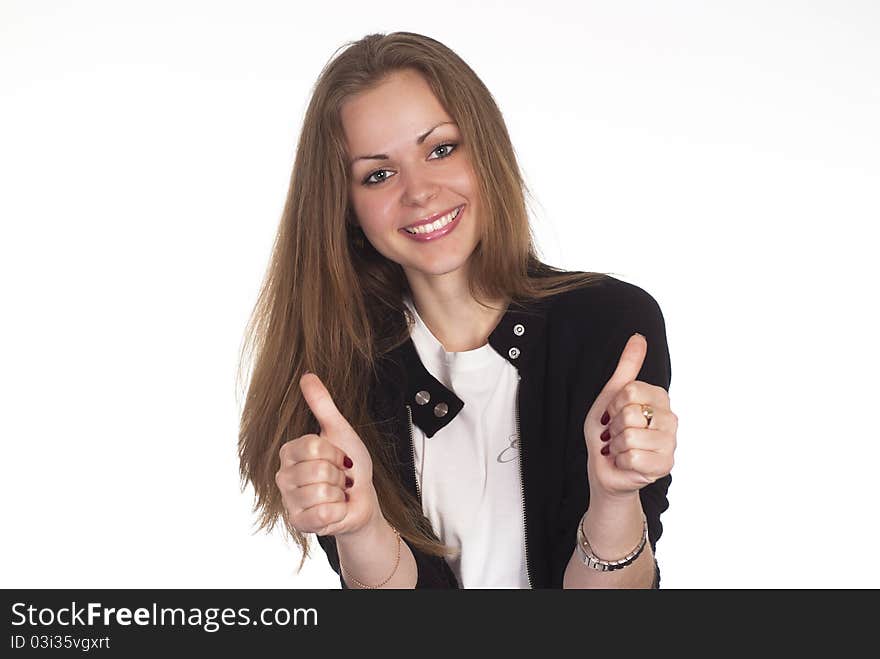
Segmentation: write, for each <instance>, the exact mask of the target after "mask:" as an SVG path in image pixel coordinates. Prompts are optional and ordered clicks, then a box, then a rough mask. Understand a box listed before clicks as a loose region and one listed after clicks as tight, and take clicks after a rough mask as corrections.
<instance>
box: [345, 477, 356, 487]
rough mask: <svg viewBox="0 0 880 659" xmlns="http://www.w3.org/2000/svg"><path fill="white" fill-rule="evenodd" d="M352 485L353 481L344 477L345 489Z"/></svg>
mask: <svg viewBox="0 0 880 659" xmlns="http://www.w3.org/2000/svg"><path fill="white" fill-rule="evenodd" d="M352 485H354V481H353V480H351V479H350V478H349V477H348V476H346V477H345V487H351V486H352Z"/></svg>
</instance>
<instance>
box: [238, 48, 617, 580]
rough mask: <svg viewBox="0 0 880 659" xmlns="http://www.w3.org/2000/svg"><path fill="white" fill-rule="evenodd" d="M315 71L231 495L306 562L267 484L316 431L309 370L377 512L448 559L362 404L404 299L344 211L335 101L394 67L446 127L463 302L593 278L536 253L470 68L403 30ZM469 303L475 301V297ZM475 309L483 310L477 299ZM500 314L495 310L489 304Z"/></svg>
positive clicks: (253, 328)
mask: <svg viewBox="0 0 880 659" xmlns="http://www.w3.org/2000/svg"><path fill="white" fill-rule="evenodd" d="M345 45H346V46H348V47H347V48H345V49H344V50H343V51H342V52H341V53H338V51H337V53H338V56H337V55H336V54H334V56H333V57H331V59H330V61H329V62H328V63H327V65H326V66H325V67H324V69H323V70H322V72H321V74H320V76H319V78H318V81H317V83H316V84H315V86H314V89H313V93H312V98H311V101H310V102H309V105H308V108H307V110H306V114H305V118H304V120H303V126H302V132H301V134H300V139H299V144H298V147H297V151H296V159H295V162H294V165H293V172H292V175H291V179H290V187H289V191H288V195H287V201H286V203H285V205H284V210H283V214H282V216H281V221H280V226H279V228H278V233H277V235H276V238H275V243H274V247H273V250H272V256H271V260H270V263H269V266H268V269H267V271H266V274H265V278H264V281H263V285H262V288H261V291H260V294H259V297H258V299H257V302H256V305H255V307H254V309H253V313H252V316H251V318H250V321H249V323H248V326H247V329H246V335H245V341H244V344H243V346H242V353H241V361H240V363H239V371H238V378H239V381H240V380H241V377H242V369H243V367H244V366H245V364H246V363H248V364H249V365H250V366H251V367H252V368H251V371H250V375H249V378H250V380H249V385H248V388H247V396H246V400H245V405H244V409H243V411H242V415H241V425H240V430H239V459H240V476H241V487H242V491H243V490H244V488H245V487H246V485H247V482H248V481H249V482H250V483H251V484H252V485H253V487H254V491H255V495H256V502H255V505H254V512H258V513H259V528H258V529H257V531H259V530H261V529H264V528H265V529H267V531H269V532H271V531H272V529H273V528H274V526H275V524H276V523H277V521H278V520H279V519H281V520H282V521H283V523H284V525H285V526H286V528H287V530H288V532H289V533H290V534H291V536H292V537H293V538H294V539H295V540H296V542H297V544H298V545H299V546H300V548H301V550H302V559H301V561H300V564H299V568H298V570H301V569H302V566H303V564H304V563H305V560H306V558H307V557H308V555H309V542H308V536H306V535H304V534H302V533H300V532H299V531H297V530H296V529H294V528H293V527H292V526H291V525H290V522H289V520H288V519H287V516H286V515H285V514H284V510H283V506H282V501H281V493H280V491H279V489H278V487H277V486H276V484H275V473H276V472H277V471H278V469H279V468H280V461H279V455H278V452H279V449H280V448H281V445H282V444H284V443H285V442H287V441H288V440H291V439H295V438H297V437H299V436H301V435H304V434H307V433H317V432H319V430H320V428H319V426H318V424H317V421H316V420H315V419H314V416H313V415H312V413H311V410H310V409H309V407H308V406H307V405H306V403H305V401H304V400H303V398H302V394H301V392H300V389H299V384H298V383H299V379H300V377H301V376H302V375H303V373H304V372H305V371H306V370H309V371H312V372H314V373H316V374H317V375H318V376H319V377H320V378H321V380H322V381H323V382H324V384H325V385H326V387H327V390H328V391H329V392H330V394H331V396H333V400H334V402H335V403H336V405H337V407H338V408H339V410H340V412H341V413H342V414H343V416H344V417H345V418H346V419H347V420H348V421H349V423H350V424H351V425H352V427H353V428H354V429H355V430H356V431H357V432H358V434H359V435H360V437H361V439H362V440H363V442H364V444H365V445H366V447H367V448H368V449H369V451H370V454H371V456H372V459H373V484H374V486H375V488H376V492H377V495H378V497H379V501H380V503H381V506H382V512H383V514H384V516H385V518H386V519H387V520H388V521H389V523H390V524H391V525H392V526H394V527H395V528H396V529H398V530H399V531H400V534H401V535H402V536H403V537H404V538H405V539H406V540H407V541H409V542H410V543H411V545H412V546H414V547H416V548H418V549H421V550H422V551H424V552H427V553H429V554H432V555H435V556H443V555H449V554H451V553H452V552H451V550H450V548H448V547H445V546H444V545H443V544H442V543H440V542H438V540H437V539H436V536H435V535H434V533H433V530H432V529H431V526H430V522H428V520H427V519H426V518H425V517H424V515H423V514H422V509H421V505H420V503H419V501H418V499H416V498H415V497H414V496H412V495H411V494H410V493H408V492H407V491H406V490H405V489H404V487H403V485H402V483H401V482H400V481H399V479H398V477H397V476H396V473H395V470H394V468H393V466H392V465H393V464H394V463H393V459H392V455H393V452H392V447H391V446H390V445H389V438H388V437H385V436H383V435H382V434H381V433H380V432H379V431H378V430H377V428H376V425H377V420H376V419H372V418H371V412H370V409H369V407H370V406H369V405H368V404H367V396H366V395H365V393H364V392H366V391H368V388H369V386H370V382H371V379H372V378H373V377H375V374H376V372H377V371H376V365H377V360H378V359H379V358H381V357H382V356H383V355H385V354H386V353H387V352H389V351H390V350H392V349H393V348H395V347H397V346H399V345H401V344H402V343H403V342H405V341H406V340H407V338H408V337H409V335H410V327H411V323H412V322H413V319H412V318H411V317H410V316H409V313H408V311H407V310H406V307H405V304H404V301H403V298H404V295H406V294H411V291H410V289H409V285H408V282H407V279H406V276H405V274H404V271H403V268H402V267H401V266H400V265H399V264H397V263H394V262H392V261H390V260H388V259H386V258H385V257H384V256H382V255H381V254H379V252H378V251H376V250H375V249H374V248H373V247H372V245H371V244H370V243H369V241H367V240H365V236H364V235H363V233H362V232H361V231H360V228H359V227H358V226H357V222H356V219H355V217H354V213H353V210H352V208H351V207H350V204H349V196H348V189H349V185H350V180H349V176H350V172H349V167H348V165H347V163H348V159H349V154H347V152H346V151H347V147H346V142H345V138H344V133H343V130H342V122H341V119H340V107H341V106H342V104H343V102H344V101H345V100H346V99H348V98H349V97H351V96H353V95H356V94H359V93H361V92H364V91H367V90H370V89H372V88H374V87H376V86H377V85H378V84H380V83H381V82H382V81H383V79H384V78H385V76H387V75H388V74H390V73H393V72H396V71H399V70H401V69H411V70H414V71H416V72H418V73H420V74H421V75H422V76H423V77H424V79H425V80H426V82H427V83H428V84H429V85H430V87H431V89H432V90H433V92H434V94H435V95H436V97H437V99H438V100H439V101H440V103H441V104H442V105H443V107H444V109H445V110H446V111H447V112H448V113H449V115H450V116H451V117H452V118H453V120H454V121H456V122H457V123H458V126H459V129H460V131H461V135H462V141H463V142H464V143H465V144H467V145H468V153H469V155H470V164H471V166H472V168H473V172H474V176H475V179H476V183H477V191H478V195H479V204H480V205H479V208H480V216H481V218H485V219H484V221H482V222H481V225H482V229H481V240H480V242H479V244H478V245H477V247H476V249H475V250H474V253H473V254H472V256H471V260H470V264H469V273H470V280H469V289H470V292H471V294H472V296H473V297H474V298H475V299H477V300H506V301H510V300H514V299H515V300H518V301H521V302H526V301H528V300H535V299H539V298H545V297H549V296H551V295H555V294H558V293H561V292H563V291H567V290H571V289H574V288H578V287H580V286H586V285H590V284H592V283H593V282H595V281H597V280H598V279H601V278H602V277H603V276H604V274H601V273H594V272H566V271H564V270H559V269H557V268H554V267H552V266H549V265H546V264H544V263H542V262H541V261H540V260H539V258H538V256H537V255H536V250H535V246H534V244H533V239H532V233H531V227H530V224H529V218H528V213H527V208H526V195H527V194H528V196H531V193H530V192H529V191H528V189H527V187H526V185H525V182H524V181H523V179H522V175H521V173H520V169H519V166H518V164H517V161H516V157H515V155H514V150H513V146H512V144H511V141H510V137H509V135H508V133H507V127H506V125H505V123H504V119H503V117H502V114H501V111H500V110H499V108H498V106H497V105H496V103H495V100H494V99H493V97H492V94H491V93H490V92H489V90H488V89H487V88H486V87H485V85H484V84H483V82H482V81H481V80H480V79H479V78H478V77H477V75H476V73H474V71H473V70H471V68H470V67H469V66H468V65H467V64H466V63H465V62H464V61H463V60H462V59H461V58H460V57H459V56H458V55H456V54H455V53H454V52H453V51H452V50H450V49H449V48H448V47H446V46H445V45H443V44H442V43H440V42H438V41H435V40H434V39H431V38H429V37H426V36H423V35H420V34H414V33H412V32H394V33H391V34H387V35H386V34H370V35H367V36H365V37H364V38H362V39H360V40H358V41H355V42H348V43H346V44H345ZM481 303H482V302H481ZM484 306H489V305H484ZM502 310H503V309H502Z"/></svg>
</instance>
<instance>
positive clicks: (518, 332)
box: [513, 323, 526, 336]
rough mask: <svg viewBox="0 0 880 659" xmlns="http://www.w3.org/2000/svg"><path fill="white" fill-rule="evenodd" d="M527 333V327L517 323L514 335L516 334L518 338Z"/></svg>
mask: <svg viewBox="0 0 880 659" xmlns="http://www.w3.org/2000/svg"><path fill="white" fill-rule="evenodd" d="M525 332H526V328H525V325H523V324H522V323H517V324H516V325H514V326H513V333H514V334H516V335H517V336H522V335H523V334H525Z"/></svg>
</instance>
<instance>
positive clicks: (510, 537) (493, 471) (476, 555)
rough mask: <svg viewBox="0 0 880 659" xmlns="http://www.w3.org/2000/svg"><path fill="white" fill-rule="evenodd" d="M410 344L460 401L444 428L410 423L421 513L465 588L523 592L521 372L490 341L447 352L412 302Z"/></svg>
mask: <svg viewBox="0 0 880 659" xmlns="http://www.w3.org/2000/svg"><path fill="white" fill-rule="evenodd" d="M404 301H405V303H406V304H407V306H408V307H409V309H410V311H411V312H412V313H413V315H414V317H415V319H416V323H415V326H414V327H413V330H412V334H411V337H412V340H413V343H414V344H415V347H416V351H417V352H418V353H419V358H420V359H421V361H422V364H424V366H425V368H426V369H427V370H428V372H429V373H431V375H433V376H434V377H435V378H437V380H439V381H440V382H442V383H443V385H444V386H446V387H447V388H448V389H450V390H451V391H453V392H455V394H456V395H457V396H458V397H459V398H460V399H461V400H462V401H464V407H463V408H462V409H461V411H460V412H459V413H458V414H457V415H456V417H455V418H454V419H452V421H450V422H449V424H447V425H446V426H445V427H444V428H442V429H441V430H439V431H438V432H437V433H435V434H434V436H433V437H426V436H425V434H424V433H423V432H422V431H421V429H420V428H419V427H418V426H417V425H415V424H411V428H412V438H413V445H414V448H415V461H416V478H417V480H418V483H419V488H420V490H421V494H422V510H423V512H424V514H425V516H426V517H427V518H428V519H429V520H430V521H431V524H432V525H433V527H434V531H435V532H436V533H437V535H438V537H439V538H440V540H441V541H442V542H444V543H445V544H447V545H450V546H452V547H456V548H458V549H460V551H461V554H460V556H458V557H455V558H451V557H450V558H447V559H446V560H447V562H448V564H449V566H450V567H451V568H452V570H453V572H455V575H456V577H457V578H458V581H459V584H460V585H461V587H462V588H528V587H529V581H528V575H527V572H526V562H525V529H524V520H523V507H522V505H523V499H522V489H521V475H520V463H519V437H518V436H517V428H516V394H517V388H518V386H519V373H518V372H517V369H516V367H515V366H514V365H513V364H511V363H510V362H508V361H507V360H506V359H504V358H503V357H501V355H499V354H498V353H497V352H495V350H494V349H493V348H492V346H491V345H490V344H489V343H486V344H485V345H483V346H481V347H479V348H476V349H475V350H467V351H465V352H446V349H445V348H444V347H443V345H442V344H441V343H440V341H439V340H438V339H437V338H436V337H435V336H434V335H433V334H432V333H431V331H430V330H429V329H428V327H427V325H425V323H424V321H423V320H422V318H421V316H419V314H418V311H416V309H415V306H414V305H413V303H412V300H411V299H410V298H405V300H404Z"/></svg>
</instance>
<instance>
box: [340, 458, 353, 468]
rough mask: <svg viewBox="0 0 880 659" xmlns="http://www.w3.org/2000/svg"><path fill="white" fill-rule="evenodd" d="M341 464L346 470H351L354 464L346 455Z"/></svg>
mask: <svg viewBox="0 0 880 659" xmlns="http://www.w3.org/2000/svg"><path fill="white" fill-rule="evenodd" d="M342 464H344V465H345V468H346V469H351V468H352V466H354V462H352V461H351V458H350V457H348V456H347V455H346V456H345V460H343V461H342Z"/></svg>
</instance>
